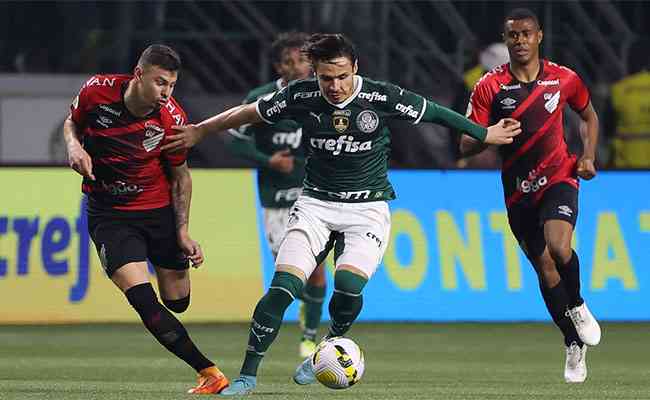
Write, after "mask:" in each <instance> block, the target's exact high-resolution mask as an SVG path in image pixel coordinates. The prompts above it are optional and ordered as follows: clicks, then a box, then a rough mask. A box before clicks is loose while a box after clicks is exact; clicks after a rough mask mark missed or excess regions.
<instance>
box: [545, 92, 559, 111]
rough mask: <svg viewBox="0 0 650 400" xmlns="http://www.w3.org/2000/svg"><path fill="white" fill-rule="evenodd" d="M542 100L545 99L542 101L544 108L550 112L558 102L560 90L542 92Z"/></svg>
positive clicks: (555, 107)
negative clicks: (544, 101)
mask: <svg viewBox="0 0 650 400" xmlns="http://www.w3.org/2000/svg"><path fill="white" fill-rule="evenodd" d="M544 100H546V103H544V108H545V109H546V111H548V112H549V113H551V114H552V113H553V111H555V109H557V106H558V105H559V104H560V91H559V90H558V91H557V92H555V93H544Z"/></svg>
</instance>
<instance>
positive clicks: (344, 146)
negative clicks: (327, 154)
mask: <svg viewBox="0 0 650 400" xmlns="http://www.w3.org/2000/svg"><path fill="white" fill-rule="evenodd" d="M309 144H310V145H311V147H314V148H316V149H319V150H326V151H331V152H332V154H333V155H335V156H337V155H339V154H341V153H342V152H344V153H357V152H360V151H368V150H371V149H372V140H368V141H365V142H359V141H355V140H354V137H353V136H345V135H344V136H339V137H338V139H319V138H311V139H310V140H309Z"/></svg>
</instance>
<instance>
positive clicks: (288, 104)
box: [255, 84, 294, 124]
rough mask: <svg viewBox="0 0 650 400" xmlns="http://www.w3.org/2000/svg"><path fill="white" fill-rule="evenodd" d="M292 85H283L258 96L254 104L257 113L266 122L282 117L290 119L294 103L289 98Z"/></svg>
mask: <svg viewBox="0 0 650 400" xmlns="http://www.w3.org/2000/svg"><path fill="white" fill-rule="evenodd" d="M291 88H292V85H291V84H290V85H289V86H285V87H284V88H282V89H281V90H278V91H277V92H273V93H270V94H268V95H266V96H262V97H260V98H259V99H258V100H257V102H256V103H255V104H256V109H257V113H258V114H259V116H260V118H262V120H263V121H264V122H266V123H267V124H274V123H276V122H278V121H280V120H283V119H291V118H290V116H291V112H292V109H293V106H294V103H293V102H292V100H291Z"/></svg>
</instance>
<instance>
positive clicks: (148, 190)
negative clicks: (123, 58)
mask: <svg viewBox="0 0 650 400" xmlns="http://www.w3.org/2000/svg"><path fill="white" fill-rule="evenodd" d="M131 78H132V76H130V75H95V76H93V77H91V78H90V79H89V80H88V81H86V83H85V84H84V85H83V86H82V88H81V91H80V92H79V95H78V96H77V97H76V98H75V99H74V101H73V102H72V105H71V106H70V112H71V116H72V120H73V121H74V123H75V124H76V125H77V128H78V131H79V132H80V133H81V140H82V143H83V146H84V149H85V150H86V152H88V154H89V155H90V157H91V158H92V162H93V174H94V175H95V179H96V180H95V181H92V180H90V179H87V178H84V180H83V183H82V191H83V192H84V193H86V194H87V195H88V198H89V205H91V204H92V206H93V207H96V208H98V209H117V210H151V209H156V208H161V207H165V206H167V205H169V204H170V203H171V195H170V184H169V180H168V177H167V175H166V169H167V168H169V167H170V166H179V165H182V164H183V163H184V162H185V161H186V159H187V151H178V152H174V153H168V152H161V151H160V147H161V146H162V144H163V143H164V142H165V136H166V135H169V134H171V132H170V129H171V126H172V125H183V124H184V123H185V122H186V120H187V116H186V114H185V111H183V109H182V108H181V107H180V105H179V104H178V103H177V102H176V100H174V99H173V98H170V100H169V101H168V102H167V104H166V105H165V107H162V108H161V109H159V110H155V111H153V112H152V113H151V114H149V115H147V116H146V117H142V118H138V117H135V116H133V115H132V114H131V113H130V112H129V110H128V109H127V108H126V105H125V104H124V93H125V91H126V88H127V86H128V83H129V81H130V80H131Z"/></svg>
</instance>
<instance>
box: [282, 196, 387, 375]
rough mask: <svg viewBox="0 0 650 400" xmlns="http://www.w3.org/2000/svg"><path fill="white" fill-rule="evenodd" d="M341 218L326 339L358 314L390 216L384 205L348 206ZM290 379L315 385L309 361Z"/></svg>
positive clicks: (383, 245)
mask: <svg viewBox="0 0 650 400" xmlns="http://www.w3.org/2000/svg"><path fill="white" fill-rule="evenodd" d="M344 218H345V220H346V221H345V222H344V223H342V224H341V226H337V227H336V228H337V229H338V230H339V234H338V235H337V237H336V244H335V246H334V260H335V263H336V272H335V273H334V293H333V294H332V298H331V300H330V303H329V312H330V327H329V332H328V334H327V337H335V336H343V335H345V334H346V333H347V332H348V331H349V329H350V328H351V327H352V324H353V323H354V321H355V320H356V319H357V317H358V316H359V314H360V313H361V309H362V307H363V294H362V291H363V288H364V287H365V285H366V283H367V282H368V279H370V277H371V276H372V275H373V274H374V272H375V271H376V269H377V266H378V265H379V263H380V262H381V259H382V257H383V255H384V252H385V251H386V247H387V246H388V239H389V237H390V213H389V211H388V205H387V204H386V203H385V202H373V203H366V204H351V205H347V207H346V214H345V215H344ZM293 380H294V382H296V383H297V384H299V385H308V384H311V383H313V382H315V380H316V378H315V376H314V373H313V370H312V369H311V364H310V360H309V358H307V359H306V360H304V361H303V362H302V363H301V364H300V365H299V366H298V368H296V372H295V373H294V376H293Z"/></svg>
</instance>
